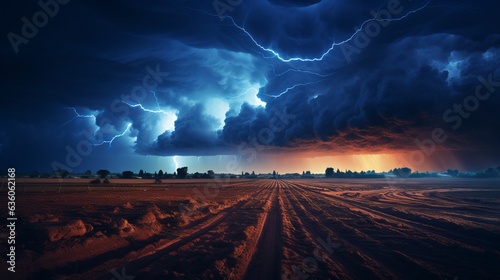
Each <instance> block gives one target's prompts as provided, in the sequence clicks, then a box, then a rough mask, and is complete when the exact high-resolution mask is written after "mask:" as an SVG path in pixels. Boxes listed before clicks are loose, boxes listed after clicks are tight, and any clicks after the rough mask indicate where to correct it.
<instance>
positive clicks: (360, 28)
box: [202, 0, 431, 62]
mask: <svg viewBox="0 0 500 280" xmlns="http://www.w3.org/2000/svg"><path fill="white" fill-rule="evenodd" d="M430 2H431V0H429V1H428V2H427V3H425V4H424V5H423V6H421V7H419V8H417V9H415V10H411V11H409V12H408V13H406V14H404V15H403V16H401V17H399V18H390V19H377V16H378V12H380V9H379V10H378V12H377V14H376V15H375V16H374V17H373V18H370V19H367V20H365V21H364V22H363V23H361V25H360V27H358V28H355V30H354V33H352V34H351V36H349V37H347V38H346V39H344V40H343V41H340V42H336V41H335V40H334V41H333V42H332V44H331V46H330V48H328V49H327V50H326V51H325V52H323V53H322V54H321V55H320V56H318V57H311V58H302V57H290V58H285V57H283V56H282V55H281V54H280V53H278V52H277V51H275V50H273V49H271V48H267V47H265V46H263V45H261V44H260V43H259V42H257V40H256V39H255V38H254V37H253V35H252V34H250V32H248V31H247V30H246V29H245V24H243V26H240V25H238V24H237V23H236V21H235V20H234V18H233V17H231V16H229V15H224V16H219V15H214V14H211V13H208V12H206V11H202V12H204V13H207V14H209V15H211V16H215V17H218V18H222V19H226V18H228V19H229V20H230V21H231V23H232V25H233V26H234V27H235V28H237V29H239V30H240V31H241V32H243V33H244V34H245V35H247V37H248V38H249V39H250V40H251V41H252V42H253V43H254V44H255V46H257V47H258V48H259V49H261V50H263V51H264V52H267V53H270V54H272V55H271V56H270V57H265V56H264V58H273V57H275V58H277V59H279V60H281V61H283V62H292V61H301V62H314V61H322V60H323V59H324V58H325V57H326V56H327V55H328V54H329V53H330V52H331V51H332V50H333V49H334V48H335V47H338V46H341V45H343V44H346V43H348V42H350V41H351V40H352V39H354V37H355V36H356V35H357V34H358V33H360V32H361V31H362V30H363V28H364V27H365V25H366V24H368V23H369V22H372V21H378V22H392V21H401V20H403V19H405V18H407V17H408V16H410V15H412V14H414V13H417V12H419V11H421V10H423V9H425V8H426V7H427V6H428V5H429V3H430ZM245 21H246V20H245ZM244 23H245V22H244Z"/></svg>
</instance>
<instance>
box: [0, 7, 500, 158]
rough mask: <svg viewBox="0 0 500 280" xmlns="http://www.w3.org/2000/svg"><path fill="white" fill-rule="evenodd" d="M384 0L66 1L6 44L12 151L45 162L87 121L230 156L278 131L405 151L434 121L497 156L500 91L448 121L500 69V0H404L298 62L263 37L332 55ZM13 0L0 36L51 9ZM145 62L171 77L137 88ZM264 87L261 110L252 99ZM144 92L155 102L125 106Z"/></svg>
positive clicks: (150, 140)
mask: <svg viewBox="0 0 500 280" xmlns="http://www.w3.org/2000/svg"><path fill="white" fill-rule="evenodd" d="M388 3H393V4H394V3H396V2H395V1H388V2H380V3H373V2H372V1H368V0H355V1H349V2H348V3H344V2H340V1H292V0H290V1H284V0H279V1H278V0H275V1H267V0H261V1H242V2H241V3H240V4H238V5H237V6H234V7H231V9H228V10H225V11H224V13H223V15H224V16H230V17H231V19H230V18H227V17H226V18H219V16H218V15H217V14H218V12H220V11H218V10H217V9H216V8H215V7H214V6H213V3H212V2H211V1H206V2H205V1H203V2H200V1H147V2H146V3H138V2H135V1H106V2H105V3H103V2H102V1H84V2H79V1H73V2H69V3H68V4H66V5H60V7H59V12H58V13H57V15H55V16H54V17H51V18H50V19H49V22H48V24H47V25H46V26H44V27H43V28H39V30H38V33H37V35H36V36H35V37H33V38H31V39H30V40H29V42H28V43H27V44H20V45H19V46H18V47H19V53H18V54H15V53H14V51H13V48H12V46H11V44H10V42H9V40H8V39H7V37H4V40H2V42H1V45H0V49H1V53H2V64H1V66H0V67H1V72H2V73H3V74H2V86H1V90H2V103H1V105H0V106H1V110H0V118H1V122H0V123H1V124H2V127H3V132H2V134H0V135H1V137H0V141H1V142H0V144H1V145H2V146H1V149H2V150H1V152H0V157H1V158H2V162H7V161H12V158H14V157H15V155H16V154H23V155H24V154H26V156H28V154H27V153H24V152H23V151H24V150H25V147H26V146H28V145H29V144H28V143H35V144H32V145H31V147H32V148H33V151H31V152H30V153H29V154H31V155H32V156H33V157H34V158H36V159H35V160H33V162H36V164H33V166H41V165H50V163H51V161H52V160H53V158H54V157H56V158H61V157H63V158H64V156H65V153H66V152H65V147H66V146H67V145H70V146H75V145H77V144H78V142H79V141H81V140H82V139H85V138H84V136H82V131H86V130H88V131H94V130H96V131H99V130H105V126H107V129H108V130H110V131H114V132H115V133H118V132H122V131H123V130H124V129H125V128H126V127H127V125H128V124H131V128H130V131H129V132H127V133H126V137H127V139H128V140H129V142H131V144H130V145H134V147H135V150H136V152H138V153H140V154H158V155H181V154H183V155H202V154H227V153H233V152H234V151H236V150H237V147H238V146H239V145H241V143H249V142H251V141H252V140H251V139H258V138H259V133H261V136H262V135H263V134H262V131H268V130H269V129H270V130H272V131H273V133H272V137H267V138H266V141H260V144H261V145H262V144H265V146H266V150H267V151H270V152H271V151H272V150H290V151H292V150H293V151H309V150H311V149H314V150H329V151H335V152H340V151H345V150H349V149H355V150H360V151H361V150H363V151H366V150H370V151H373V150H376V149H378V150H383V149H401V150H405V149H413V148H414V147H415V143H414V140H415V139H420V138H422V137H429V133H430V131H432V130H433V129H434V128H435V127H438V126H439V127H443V128H445V129H446V131H447V132H448V135H449V138H450V139H449V140H448V141H447V142H446V143H445V145H443V147H445V148H450V149H471V148H477V147H481V148H482V149H491V150H494V151H495V152H494V153H493V154H495V153H497V154H498V149H497V148H496V147H495V143H497V142H498V139H499V138H500V135H498V133H497V132H495V131H496V130H495V129H494V128H495V127H498V119H500V118H499V117H500V116H499V114H500V113H499V112H500V111H499V110H498V105H500V104H499V102H500V101H499V98H498V95H496V93H497V92H498V91H499V90H500V89H497V90H496V91H497V92H493V93H492V94H491V97H489V98H488V99H487V100H484V101H481V103H480V105H479V107H478V109H477V110H476V111H474V112H472V113H471V116H470V117H468V118H463V120H462V123H461V125H460V128H459V129H453V128H450V127H451V126H453V125H454V124H456V121H453V122H446V121H445V120H444V119H443V113H444V112H446V111H447V110H448V109H450V108H452V109H453V107H452V106H453V104H454V103H458V104H463V102H464V99H465V98H467V96H469V95H473V94H474V90H475V88H476V86H477V85H479V84H481V83H480V81H478V76H482V77H485V78H486V79H487V78H488V75H490V74H491V75H492V79H493V80H494V81H498V80H500V73H499V70H498V69H499V66H500V65H499V61H500V60H499V56H500V52H499V48H500V34H499V33H498V29H497V26H500V18H498V16H497V11H498V10H499V9H498V8H499V7H498V4H496V3H495V4H492V3H491V1H476V2H474V3H469V2H466V1H459V2H457V1H431V2H429V3H428V4H427V7H426V8H423V9H422V10H419V11H418V12H417V13H415V14H408V13H409V12H410V11H411V10H412V9H419V8H422V7H423V6H424V5H426V3H427V1H404V0H401V1H400V2H398V3H399V4H398V3H396V4H398V7H400V8H401V12H400V13H398V15H393V18H398V17H402V16H403V15H406V14H408V16H407V17H405V18H404V19H402V20H398V21H391V22H388V24H387V25H386V26H383V27H382V28H381V30H380V32H379V33H378V34H377V36H373V38H369V42H368V44H366V46H363V47H359V46H357V45H356V42H357V41H356V40H357V37H355V38H353V40H350V41H348V42H347V44H348V45H349V46H354V47H356V48H358V49H359V52H358V51H357V52H355V53H354V54H352V55H349V57H346V56H345V49H343V48H342V47H338V46H337V47H335V48H333V50H332V51H330V52H329V53H328V55H326V56H325V57H324V59H323V60H322V61H316V62H300V61H293V62H289V63H288V62H282V61H281V60H280V59H278V58H276V57H275V56H274V55H273V54H272V53H271V52H269V51H266V50H263V49H262V48H270V49H273V50H274V51H276V52H277V53H279V56H280V57H281V58H284V59H287V58H293V57H301V58H318V57H321V55H322V54H323V53H324V52H325V51H327V50H328V49H329V48H330V47H331V46H332V43H333V42H341V41H343V40H346V39H348V38H350V36H351V35H352V34H353V33H354V32H355V30H356V29H357V28H359V27H360V26H361V24H362V23H363V22H364V21H365V20H367V19H369V18H371V17H372V14H371V11H378V10H385V9H387V7H388V5H389V4H388ZM2 5H4V6H3V7H2V13H3V14H2V21H3V24H2V27H1V28H2V34H8V33H9V32H14V33H16V34H20V35H22V30H21V27H22V24H23V23H22V22H21V20H20V18H21V17H23V16H26V17H27V18H28V19H31V18H32V15H33V14H34V13H35V12H37V11H38V10H40V7H39V6H38V5H37V4H36V3H35V2H33V3H31V4H30V5H20V4H12V3H9V4H2ZM233 20H234V22H235V23H236V24H238V25H239V26H240V27H244V28H245V29H246V30H247V31H248V32H249V33H250V34H251V35H252V36H253V39H254V40H256V41H257V42H258V44H260V45H261V47H259V46H257V45H256V44H255V43H254V42H253V41H252V40H251V38H250V37H249V36H248V35H247V34H245V33H244V32H242V31H241V30H240V29H239V28H237V27H235V26H233V24H232V21H233ZM362 33H363V32H362ZM345 46H347V45H344V47H345ZM148 67H149V69H159V70H158V71H160V72H161V73H163V76H161V77H160V78H161V79H160V80H156V83H154V84H155V85H154V87H149V88H147V89H143V95H142V98H135V97H134V95H133V93H134V89H136V88H137V87H144V78H145V77H147V75H152V74H151V71H150V70H148ZM166 73H168V74H166ZM150 78H151V77H150ZM150 81H151V82H154V81H155V80H154V79H150ZM259 87H260V88H259ZM257 92H258V97H259V98H260V99H261V100H263V101H265V102H266V103H267V104H266V106H265V107H258V106H256V105H258V102H257V101H258V100H257V99H256V98H255V96H254V95H255V94H256V93H257ZM136 93H137V92H136ZM135 96H137V94H136V95H135ZM124 102H127V103H128V104H129V105H127V104H126V103H124ZM252 102H253V104H252ZM139 103H141V104H142V105H144V108H147V109H148V110H150V112H147V111H145V110H141V108H140V107H130V105H137V104H139ZM213 104H219V105H217V106H220V108H219V107H216V108H214V107H213V106H215V105H213ZM211 106H212V107H211ZM224 106H227V107H228V108H226V107H224ZM66 107H75V108H78V112H80V113H82V114H83V113H89V114H90V113H92V114H95V115H96V118H95V119H94V120H89V119H81V118H78V119H76V121H73V122H70V123H69V124H68V125H64V126H62V127H61V124H63V123H65V122H67V121H68V120H70V119H72V118H73V117H74V114H73V113H72V112H71V111H68V109H65V108H66ZM226 109H228V111H227V112H224V111H226ZM159 110H161V111H162V112H159ZM151 111H155V113H152V112H151ZM277 112H278V113H277ZM224 113H226V117H225V119H224V116H223V114H224ZM280 114H281V115H283V114H285V115H286V114H289V115H290V116H293V119H290V121H289V122H287V123H286V125H284V126H283V128H282V129H281V126H280V129H275V128H276V126H279V125H280V124H282V123H280V122H278V123H274V125H275V126H274V127H273V124H271V123H272V122H271V120H273V118H274V119H276V118H277V116H279V115H280ZM174 115H176V116H177V117H176V118H177V119H176V120H175V119H174V118H172V116H174ZM221 116H222V117H221ZM170 123H171V124H172V126H173V127H171V128H170V127H169V125H168V124H170ZM221 125H222V126H221ZM273 129H274V130H273ZM112 135H113V134H109V135H105V136H104V140H109V139H111V137H112ZM262 137H263V136H262ZM262 137H261V138H262ZM263 142H265V143H263ZM483 144H484V145H483ZM122 145H123V147H122V149H123V151H127V147H126V145H125V144H123V143H122ZM47 147H51V148H50V149H47ZM37 150H38V151H40V152H39V153H36V152H35V151H37ZM117 151H122V150H120V149H119V148H117V149H116V150H113V149H111V150H110V151H108V155H109V154H112V153H113V152H117ZM49 153H50V156H49ZM3 159H5V160H3Z"/></svg>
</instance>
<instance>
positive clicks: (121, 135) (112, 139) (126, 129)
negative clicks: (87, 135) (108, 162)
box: [92, 123, 132, 149]
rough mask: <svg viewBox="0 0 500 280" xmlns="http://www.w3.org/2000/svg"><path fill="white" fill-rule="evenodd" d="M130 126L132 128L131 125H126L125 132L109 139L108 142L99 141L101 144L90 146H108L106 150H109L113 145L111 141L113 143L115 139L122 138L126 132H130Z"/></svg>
mask: <svg viewBox="0 0 500 280" xmlns="http://www.w3.org/2000/svg"><path fill="white" fill-rule="evenodd" d="M131 126H132V123H128V124H127V127H126V128H125V130H124V131H123V132H122V133H120V134H117V135H115V136H113V138H111V139H110V140H103V141H101V143H93V144H92V145H94V146H101V145H104V144H108V146H109V147H108V149H111V145H112V144H113V141H115V140H116V139H117V138H120V137H123V136H124V135H125V133H127V131H129V130H130V127H131Z"/></svg>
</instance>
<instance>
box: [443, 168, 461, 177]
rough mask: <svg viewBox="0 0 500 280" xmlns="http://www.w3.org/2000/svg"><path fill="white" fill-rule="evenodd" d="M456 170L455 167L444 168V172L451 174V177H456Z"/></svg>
mask: <svg viewBox="0 0 500 280" xmlns="http://www.w3.org/2000/svg"><path fill="white" fill-rule="evenodd" d="M458 173H459V172H458V170H456V169H448V170H446V174H448V175H450V176H452V177H457V176H458Z"/></svg>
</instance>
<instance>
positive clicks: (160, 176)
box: [158, 169, 165, 178]
mask: <svg viewBox="0 0 500 280" xmlns="http://www.w3.org/2000/svg"><path fill="white" fill-rule="evenodd" d="M163 176H165V174H163V170H161V169H160V171H158V178H163Z"/></svg>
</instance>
